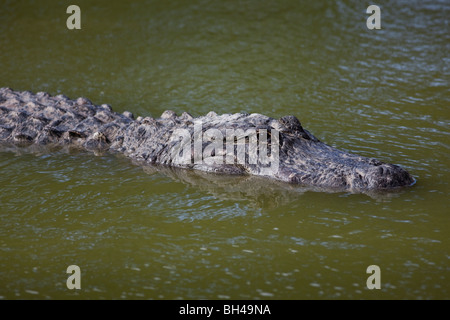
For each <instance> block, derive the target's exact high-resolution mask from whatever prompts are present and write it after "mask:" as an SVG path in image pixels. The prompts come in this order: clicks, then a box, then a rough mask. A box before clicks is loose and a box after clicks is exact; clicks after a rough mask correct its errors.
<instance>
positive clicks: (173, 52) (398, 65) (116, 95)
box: [0, 0, 450, 299]
mask: <svg viewBox="0 0 450 320" xmlns="http://www.w3.org/2000/svg"><path fill="white" fill-rule="evenodd" d="M75 2H76V4H78V5H79V6H80V8H81V17H82V29H81V30H68V29H67V28H66V19H67V17H68V16H69V15H68V14H66V8H67V6H68V5H69V4H72V3H65V2H64V1H63V2H60V3H56V2H54V1H39V2H34V1H4V0H2V1H0V47H1V48H2V50H0V67H1V68H0V86H2V87H3V86H8V87H12V88H14V89H16V90H31V91H34V92H37V91H48V92H50V93H51V94H58V93H64V94H66V95H68V96H69V97H71V98H77V97H79V96H85V97H88V98H89V99H91V100H92V101H93V102H94V103H97V104H100V103H109V104H111V105H112V106H113V108H114V109H115V110H116V111H124V110H129V111H132V112H133V113H134V114H135V115H144V116H146V115H151V116H159V115H160V114H161V113H162V112H163V111H164V110H166V109H172V110H174V111H176V112H177V113H181V112H183V111H188V112H190V113H191V114H193V115H195V116H198V115H202V114H205V113H207V112H208V111H210V110H214V111H216V112H217V113H231V112H240V111H246V112H249V113H251V112H258V113H263V114H266V115H269V116H272V117H275V118H276V117H281V116H284V115H287V114H293V115H296V116H297V117H298V118H299V119H300V120H301V122H302V124H303V125H304V126H305V128H307V129H308V130H310V131H311V132H312V133H313V134H314V135H316V136H317V137H318V138H320V139H321V140H323V141H325V142H327V143H328V144H330V145H333V146H336V147H339V148H341V149H344V150H348V151H352V152H355V153H359V154H361V155H365V156H372V157H377V158H379V159H381V160H384V161H387V162H392V163H396V164H400V165H402V166H403V167H405V168H406V169H407V170H409V171H410V172H411V173H412V174H413V175H414V176H415V177H416V178H417V184H416V185H415V186H413V187H411V188H407V189H404V190H401V191H400V192H396V193H392V194H388V195H384V196H379V197H370V196H367V195H361V194H359V195H358V194H356V195H355V194H345V193H334V194H329V193H320V192H312V191H305V190H301V189H298V188H295V187H286V186H280V185H277V184H276V183H271V182H268V181H266V180H263V181H261V180H258V179H251V178H245V177H244V178H239V177H215V176H210V175H201V174H199V175H197V174H192V173H190V172H186V171H178V170H177V171H174V170H154V168H142V167H139V166H136V165H134V164H132V163H131V162H130V161H129V160H127V159H124V158H120V157H119V158H118V157H116V156H102V157H96V156H94V155H92V154H87V153H75V154H68V153H64V152H57V153H52V154H48V153H29V152H25V151H23V152H22V151H11V150H6V149H2V150H1V152H0V186H1V192H0V297H1V298H5V299H28V298H64V299H65V298H82V299H97V298H106V299H110V298H114V299H121V298H124V299H125V298H127V299H143V298H145V299H147V298H149V299H175V298H183V299H204V298H205V299H226V298H231V299H256V298H262V299H325V298H326V299H328V298H343V299H350V298H351V299H360V298H363V299H380V298H381V299H404V298H407V299H449V298H450V285H449V279H450V273H449V271H450V268H449V259H450V250H449V236H448V234H449V232H450V223H449V221H450V219H449V210H448V204H449V201H448V198H449V191H450V190H449V178H450V168H449V162H450V158H449V149H450V141H449V135H450V116H449V104H450V90H449V75H450V72H449V62H450V61H449V60H450V58H449V46H450V32H449V31H450V30H449V25H448V17H449V15H450V5H449V3H448V1H376V3H374V4H378V5H379V6H380V7H381V19H382V29H381V30H368V29H367V27H366V19H367V17H368V16H369V15H368V14H366V12H365V11H366V8H367V5H368V4H363V3H362V2H361V1H356V0H355V1H337V2H330V1H226V2H225V1H223V2H222V1H220V2H219V1H181V0H180V1H133V2H132V3H128V2H125V1H121V2H113V1H95V2H93V1H84V0H83V1H82V0H80V1H75ZM73 264H75V265H78V266H79V267H80V268H81V286H82V289H81V290H73V291H71V290H69V289H68V288H67V287H66V280H67V278H68V276H69V275H68V274H66V268H67V267H68V266H69V265H73ZM373 264H375V265H378V266H379V267H380V269H381V290H369V289H367V287H366V280H367V278H368V277H369V274H367V273H366V268H367V267H368V266H369V265H373Z"/></svg>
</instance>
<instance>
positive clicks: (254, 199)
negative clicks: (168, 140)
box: [143, 165, 405, 208]
mask: <svg viewBox="0 0 450 320" xmlns="http://www.w3.org/2000/svg"><path fill="white" fill-rule="evenodd" d="M143 169H144V172H146V173H147V174H155V173H157V172H158V173H162V174H164V175H165V176H168V177H170V178H172V179H174V180H175V181H180V182H183V183H186V184H189V185H192V186H194V187H196V188H198V189H199V190H201V191H204V192H207V193H210V194H211V195H213V196H215V197H217V198H219V199H224V200H230V201H242V200H246V201H248V202H249V203H250V204H252V205H253V206H255V207H261V208H277V207H279V206H282V205H286V204H289V203H290V202H293V201H296V200H298V198H299V197H301V196H302V195H303V194H304V193H306V192H308V191H310V192H327V193H344V192H345V193H347V194H350V193H348V192H347V191H345V190H339V189H327V188H319V187H311V186H300V185H294V184H289V183H285V182H282V181H276V180H273V179H270V178H263V177H258V176H250V175H240V176H238V175H224V174H214V173H210V172H203V171H197V170H187V169H179V168H173V167H167V166H153V165H144V166H143ZM404 190H405V188H399V189H394V190H389V191H376V192H375V191H368V192H365V194H366V195H368V196H369V197H371V198H373V199H376V200H380V201H382V200H387V199H392V198H393V197H396V196H399V194H400V193H401V192H404Z"/></svg>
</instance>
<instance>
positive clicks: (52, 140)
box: [0, 88, 415, 192]
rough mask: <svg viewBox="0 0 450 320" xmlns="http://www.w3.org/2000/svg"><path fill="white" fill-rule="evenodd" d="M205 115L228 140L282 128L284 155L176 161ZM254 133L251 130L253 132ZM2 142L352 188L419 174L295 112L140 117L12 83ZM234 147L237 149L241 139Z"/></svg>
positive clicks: (3, 95)
mask: <svg viewBox="0 0 450 320" xmlns="http://www.w3.org/2000/svg"><path fill="white" fill-rule="evenodd" d="M199 123H201V125H202V127H201V131H200V134H201V135H203V134H204V133H205V132H207V131H208V130H210V129H215V130H216V131H215V132H216V133H217V132H219V133H220V134H221V135H222V136H223V137H224V140H225V137H226V136H227V130H229V129H242V130H243V131H247V130H249V129H255V131H254V132H255V134H253V137H256V139H260V136H261V132H263V131H261V130H263V129H265V130H267V132H268V133H277V136H278V137H279V139H275V135H274V134H272V135H270V134H269V136H268V138H267V142H268V149H270V148H271V147H272V145H273V146H278V147H279V148H277V149H276V151H277V152H278V154H277V155H278V159H279V161H278V162H277V167H276V170H272V171H271V170H267V165H264V164H262V163H261V162H260V161H259V160H258V162H257V163H249V161H248V156H249V151H248V150H246V151H245V155H246V161H245V163H238V161H237V160H236V154H237V153H236V154H235V155H234V159H235V161H234V162H233V163H226V162H225V161H224V162H223V163H212V162H211V163H207V162H206V161H195V160H194V157H192V158H191V161H189V162H188V163H179V162H177V161H176V160H177V159H176V155H177V154H178V155H179V151H180V150H182V148H183V146H185V144H186V143H189V144H192V145H193V140H194V139H195V137H196V134H197V135H198V134H199V132H198V131H197V132H196V128H198V126H197V127H196V126H195V125H196V124H199ZM177 130H184V132H187V133H189V134H190V135H191V137H192V140H191V139H189V140H187V141H184V142H183V143H181V142H180V139H176V138H174V133H176V132H178V131H177ZM250 136H252V135H251V134H250V135H247V140H249V139H250ZM175 137H176V135H175ZM244 139H245V137H244ZM233 141H234V140H233ZM240 141H245V140H240ZM257 141H258V142H259V140H257ZM0 142H3V143H6V144H14V145H19V146H20V145H30V144H36V145H43V146H56V147H65V146H70V147H77V148H81V149H85V150H89V151H95V152H98V151H102V152H105V151H110V152H115V153H122V154H125V155H126V156H127V157H129V158H131V159H133V160H137V161H139V162H144V163H148V164H162V165H167V166H174V167H181V168H188V169H195V170H202V171H209V172H216V173H227V174H251V175H259V176H265V177H268V178H271V179H276V180H280V181H285V182H289V183H295V184H301V185H308V186H314V187H321V188H328V189H339V190H348V191H352V192H365V191H373V190H386V189H391V188H397V187H402V186H409V185H412V184H413V183H414V182H415V180H414V178H413V177H412V176H411V175H410V174H409V173H408V172H407V171H406V170H404V169H402V168H401V167H399V166H397V165H393V164H388V163H383V162H381V161H378V160H376V159H373V158H366V157H362V156H358V155H354V154H350V153H346V152H343V151H340V150H338V149H335V148H333V147H331V146H329V145H327V144H325V143H323V142H321V141H319V140H318V139H317V138H316V137H314V136H313V135H312V134H311V133H309V132H308V131H307V130H305V129H303V127H302V126H301V124H300V122H299V121H298V119H297V118H296V117H294V116H286V117H282V118H280V119H278V120H277V119H273V118H270V117H267V116H264V115H261V114H223V115H217V114H215V113H214V112H210V113H209V114H207V115H206V116H203V117H198V118H193V117H192V116H191V115H189V114H188V113H183V114H182V115H181V116H177V115H176V114H175V113H174V112H172V111H165V112H164V113H163V114H162V116H161V117H160V118H158V119H154V118H150V117H146V118H142V117H138V118H137V119H136V120H134V118H133V115H132V114H131V113H130V112H124V113H123V114H119V113H116V112H113V111H112V109H111V107H110V106H108V105H101V106H95V105H93V104H92V103H91V102H90V101H89V100H87V99H85V98H78V99H77V100H70V99H69V98H67V97H66V96H63V95H58V96H54V97H52V96H50V95H49V94H47V93H44V92H39V93H37V94H33V93H31V92H29V91H24V92H18V91H13V90H12V89H9V88H2V89H0ZM210 143H211V141H209V140H207V139H206V141H205V139H204V140H203V141H202V142H201V144H200V146H201V152H202V151H203V150H205V148H206V147H207V146H208V145H209V144H210ZM233 148H234V149H233V150H234V151H236V150H237V149H236V148H237V146H236V145H235V146H234V147H233ZM188 149H189V150H192V152H193V153H194V147H191V146H189V148H188ZM174 150H177V151H176V152H174ZM273 150H275V149H273ZM272 152H273V151H271V154H272V155H275V153H272ZM201 154H203V153H201ZM226 154H227V153H226V150H225V147H224V148H223V149H222V150H219V149H215V150H214V152H213V153H211V154H209V153H207V154H203V160H204V159H206V158H208V157H209V156H211V157H212V156H216V157H217V156H222V157H223V156H225V155H226ZM223 159H225V158H223ZM273 159H275V158H273Z"/></svg>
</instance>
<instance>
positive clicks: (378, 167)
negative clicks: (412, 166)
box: [278, 140, 415, 192]
mask: <svg viewBox="0 0 450 320" xmlns="http://www.w3.org/2000/svg"><path fill="white" fill-rule="evenodd" d="M282 149H283V146H282ZM286 153H287V156H286V157H285V158H284V159H285V160H284V162H282V163H281V164H280V168H279V173H278V174H279V176H280V179H281V180H284V181H287V182H291V183H299V184H304V185H315V186H319V187H325V188H332V189H342V190H348V191H352V192H365V191H377V190H379V191H382V190H389V189H394V188H398V187H404V186H410V185H413V184H414V183H415V179H414V178H413V177H412V176H411V175H410V174H409V173H408V172H407V171H406V170H405V169H403V168H401V167H400V166H397V165H393V164H389V163H384V162H381V161H378V160H377V159H373V158H366V157H362V156H358V155H354V154H350V153H346V152H343V151H341V150H338V149H335V148H333V147H330V146H328V145H326V144H325V143H323V142H319V141H313V142H309V141H304V140H303V141H302V140H297V141H296V142H294V143H293V145H292V146H291V147H290V148H289V149H288V150H286ZM293 159H295V161H293Z"/></svg>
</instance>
